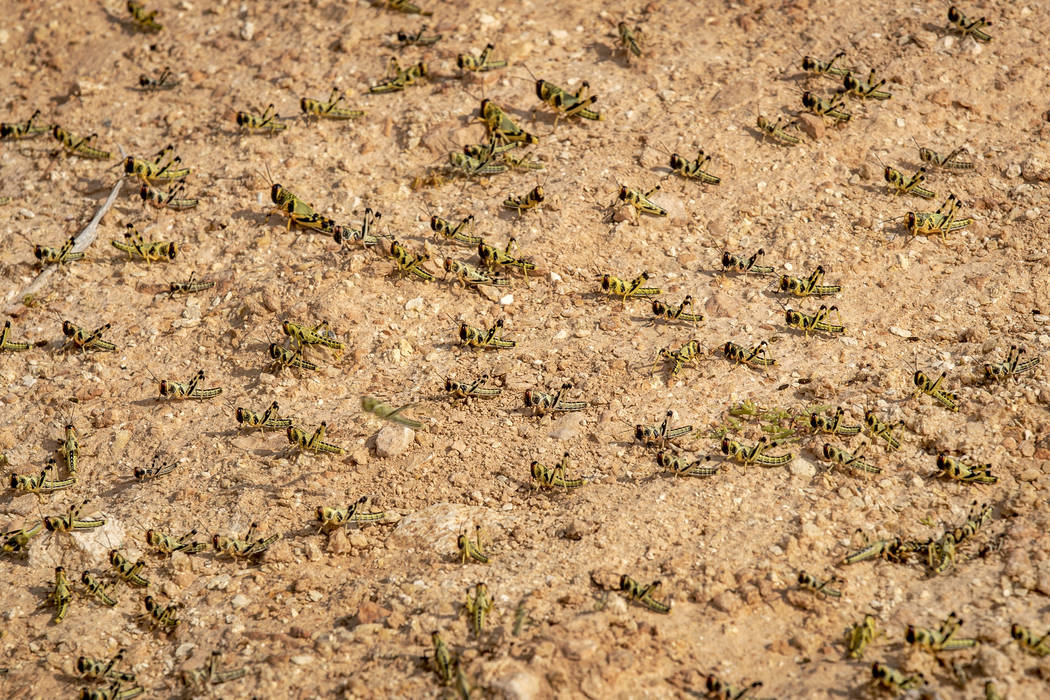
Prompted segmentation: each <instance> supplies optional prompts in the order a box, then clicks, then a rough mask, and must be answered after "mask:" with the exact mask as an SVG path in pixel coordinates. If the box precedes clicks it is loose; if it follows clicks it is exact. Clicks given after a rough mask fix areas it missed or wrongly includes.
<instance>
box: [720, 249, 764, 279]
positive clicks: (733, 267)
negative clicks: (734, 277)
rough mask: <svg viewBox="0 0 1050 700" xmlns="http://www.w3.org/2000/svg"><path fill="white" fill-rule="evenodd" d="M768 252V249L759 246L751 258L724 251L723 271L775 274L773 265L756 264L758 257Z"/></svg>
mask: <svg viewBox="0 0 1050 700" xmlns="http://www.w3.org/2000/svg"><path fill="white" fill-rule="evenodd" d="M765 254H766V251H765V250H763V249H762V248H759V249H758V250H757V251H756V252H755V253H754V254H753V255H752V256H751V257H750V258H744V257H741V256H739V255H736V254H734V253H730V252H729V251H728V250H727V251H723V253H722V271H723V272H739V273H742V274H745V275H746V274H748V273H754V274H756V275H771V274H773V267H772V266H765V265H756V264H755V263H757V262H758V259H759V258H760V257H762V256H763V255H765Z"/></svg>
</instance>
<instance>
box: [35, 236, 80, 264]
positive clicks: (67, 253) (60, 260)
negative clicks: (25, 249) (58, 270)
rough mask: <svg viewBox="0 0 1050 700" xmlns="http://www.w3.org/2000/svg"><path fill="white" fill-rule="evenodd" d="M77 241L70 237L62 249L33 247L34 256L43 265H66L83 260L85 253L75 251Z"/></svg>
mask: <svg viewBox="0 0 1050 700" xmlns="http://www.w3.org/2000/svg"><path fill="white" fill-rule="evenodd" d="M76 243H77V239H76V237H75V236H70V237H69V240H67V241H66V242H65V243H63V244H62V247H61V248H50V247H48V246H42V245H35V246H33V256H34V257H35V258H36V259H37V260H39V261H40V264H41V265H65V264H66V263H69V262H73V261H74V260H83V259H84V253H83V252H80V251H74V250H73V247H74V246H75V245H76Z"/></svg>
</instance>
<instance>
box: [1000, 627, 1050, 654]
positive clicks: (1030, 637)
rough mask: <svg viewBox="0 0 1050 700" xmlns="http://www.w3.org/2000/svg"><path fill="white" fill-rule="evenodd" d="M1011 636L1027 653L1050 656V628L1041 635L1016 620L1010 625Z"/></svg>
mask: <svg viewBox="0 0 1050 700" xmlns="http://www.w3.org/2000/svg"><path fill="white" fill-rule="evenodd" d="M1010 636H1011V637H1012V638H1013V639H1014V641H1016V642H1017V645H1018V646H1019V647H1021V649H1022V650H1024V651H1025V652H1026V653H1028V654H1031V655H1032V656H1039V657H1042V656H1050V630H1047V631H1046V632H1045V633H1044V634H1043V636H1042V637H1040V636H1039V634H1038V633H1036V632H1033V631H1032V630H1030V629H1028V628H1027V627H1025V626H1024V625H1019V624H1017V623H1016V622H1015V623H1013V624H1012V625H1010Z"/></svg>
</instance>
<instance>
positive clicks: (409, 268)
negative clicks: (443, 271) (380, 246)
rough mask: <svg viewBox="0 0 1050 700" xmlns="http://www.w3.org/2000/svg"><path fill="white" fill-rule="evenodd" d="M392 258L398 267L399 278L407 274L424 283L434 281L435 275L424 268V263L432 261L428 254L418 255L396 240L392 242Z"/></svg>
mask: <svg viewBox="0 0 1050 700" xmlns="http://www.w3.org/2000/svg"><path fill="white" fill-rule="evenodd" d="M390 257H391V258H392V259H393V261H394V264H395V265H396V267H397V275H398V277H403V276H404V275H405V274H409V275H414V276H415V277H418V278H419V279H421V280H423V281H424V282H431V281H433V279H434V275H432V274H430V273H429V272H427V271H426V269H425V268H424V267H423V263H425V262H426V261H427V260H430V256H429V255H427V254H426V253H420V254H419V255H416V254H415V253H412V252H410V251H409V250H408V248H406V247H405V246H403V245H402V244H401V243H399V242H398V241H396V240H395V241H391V242H390Z"/></svg>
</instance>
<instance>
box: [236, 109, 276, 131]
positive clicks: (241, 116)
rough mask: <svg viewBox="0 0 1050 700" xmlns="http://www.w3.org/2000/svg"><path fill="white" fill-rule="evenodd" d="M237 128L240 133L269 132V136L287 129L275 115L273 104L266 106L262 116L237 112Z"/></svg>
mask: <svg viewBox="0 0 1050 700" xmlns="http://www.w3.org/2000/svg"><path fill="white" fill-rule="evenodd" d="M237 126H239V127H240V128H241V130H242V131H269V132H270V133H271V134H276V133H277V132H278V131H284V130H285V129H287V128H288V124H287V123H285V121H284V120H283V119H281V117H279V116H278V115H277V112H276V111H275V108H274V106H273V103H270V104H269V105H267V106H266V109H265V110H263V113H262V114H254V113H252V112H237Z"/></svg>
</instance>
